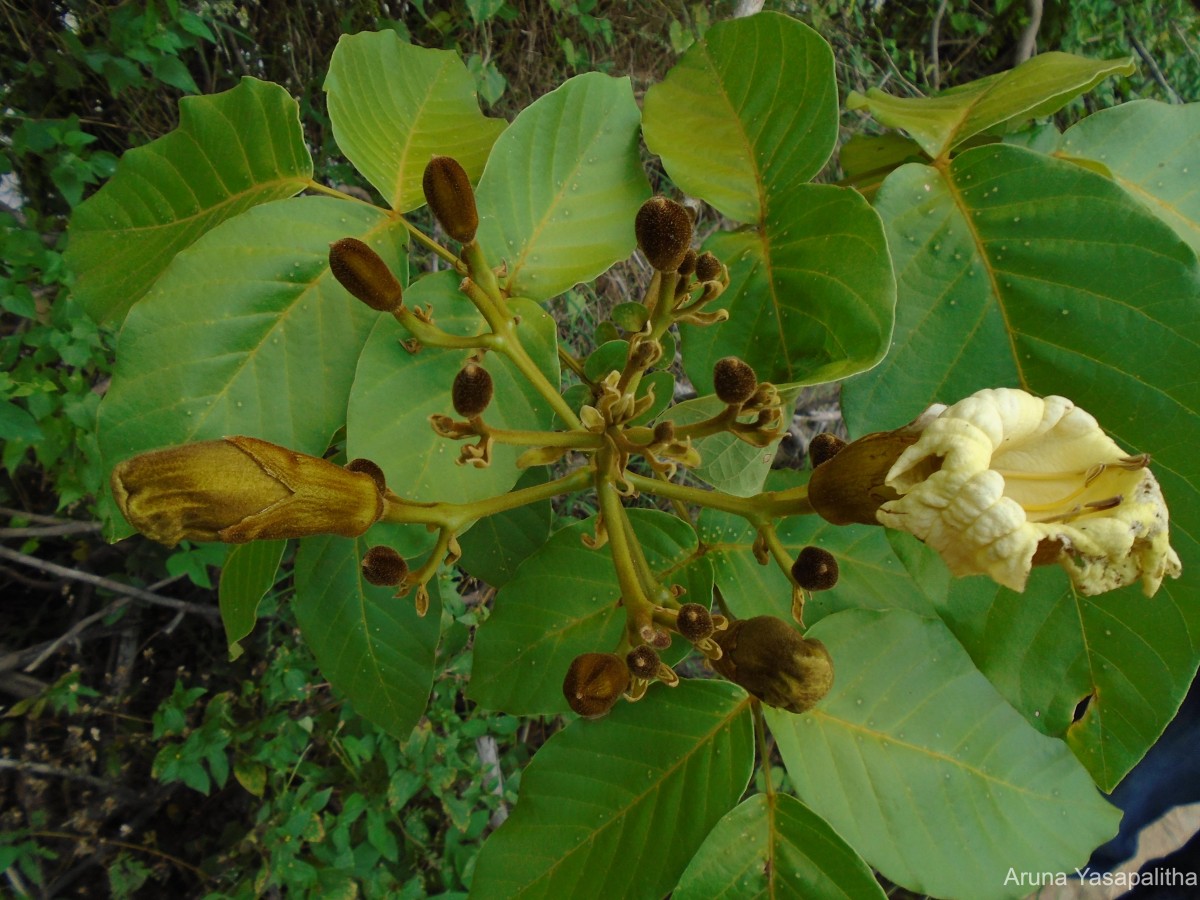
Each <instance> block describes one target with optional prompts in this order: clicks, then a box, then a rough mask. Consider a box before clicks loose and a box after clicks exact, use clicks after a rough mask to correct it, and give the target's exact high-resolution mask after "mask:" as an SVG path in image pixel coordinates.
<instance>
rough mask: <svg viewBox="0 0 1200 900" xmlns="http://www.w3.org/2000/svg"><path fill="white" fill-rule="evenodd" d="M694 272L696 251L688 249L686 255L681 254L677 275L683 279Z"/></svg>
mask: <svg viewBox="0 0 1200 900" xmlns="http://www.w3.org/2000/svg"><path fill="white" fill-rule="evenodd" d="M695 271H696V251H695V250H690V249H689V250H688V252H687V253H685V254H683V262H681V263H680V264H679V274H680V275H682V276H683V277H684V278H687V277H688V276H689V275H691V274H692V273H693V272H695Z"/></svg>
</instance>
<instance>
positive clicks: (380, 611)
mask: <svg viewBox="0 0 1200 900" xmlns="http://www.w3.org/2000/svg"><path fill="white" fill-rule="evenodd" d="M370 545H371V542H370V541H369V540H367V538H365V537H360V538H354V539H350V538H341V537H334V536H331V535H330V536H324V537H316V538H307V539H305V540H304V541H301V542H300V549H299V551H298V552H297V554H296V598H295V600H294V601H293V608H294V609H295V612H296V622H297V624H298V625H299V626H300V631H301V633H302V634H303V635H304V640H305V641H306V642H307V643H308V646H309V647H310V648H311V649H312V652H313V656H315V657H316V660H317V665H318V666H320V668H321V673H322V674H323V675H324V676H325V677H326V678H328V679H329V683H330V684H332V685H333V686H334V688H335V689H336V690H337V691H338V692H339V693H341V694H342V695H343V696H344V697H345V698H346V699H347V700H349V701H350V702H351V703H352V704H353V705H354V709H355V711H356V712H358V713H360V714H361V715H363V716H365V717H366V718H367V719H369V720H370V721H371V722H373V723H374V724H376V725H378V726H379V727H380V728H382V729H383V730H384V731H386V732H387V733H388V734H390V735H392V736H393V737H396V738H406V737H408V734H409V732H410V731H412V728H413V726H414V725H416V724H417V720H418V719H419V718H420V717H421V714H422V713H423V712H424V711H425V702H426V700H427V699H428V697H429V690H430V688H431V687H432V685H433V660H434V653H435V651H436V649H437V642H438V629H439V620H440V619H441V601H440V600H439V599H438V592H437V581H436V579H435V580H434V581H432V582H430V604H429V612H428V613H427V614H426V615H425V617H424V618H422V617H420V616H418V615H417V613H416V610H415V609H414V608H413V602H412V597H411V596H410V597H407V598H398V597H393V596H392V594H393V593H394V591H393V590H392V589H391V588H381V587H375V586H373V585H370V584H367V582H365V581H364V580H363V577H362V569H361V560H362V558H363V556H365V555H366V552H367V548H368V547H369V546H370Z"/></svg>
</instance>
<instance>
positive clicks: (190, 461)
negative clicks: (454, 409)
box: [112, 437, 384, 546]
mask: <svg viewBox="0 0 1200 900" xmlns="http://www.w3.org/2000/svg"><path fill="white" fill-rule="evenodd" d="M112 491H113V497H114V499H115V500H116V502H117V506H119V507H120V509H121V512H122V514H124V516H125V518H126V519H128V520H129V523H130V524H131V525H132V526H133V527H134V528H136V529H137V530H138V531H140V532H141V533H142V534H144V535H146V537H148V538H150V539H151V540H155V541H158V542H159V543H162V544H166V545H167V546H174V545H175V544H177V543H179V542H180V541H181V540H184V539H185V538H186V539H188V540H193V541H226V542H228V543H231V544H242V543H245V542H247V541H255V540H280V539H283V538H292V537H308V536H309V535H314V534H340V535H342V536H344V537H357V536H358V535H360V534H362V533H363V532H364V531H366V530H367V529H368V528H370V527H371V526H372V525H374V524H375V523H376V522H377V521H379V518H380V516H382V515H383V509H384V502H383V492H382V491H381V490H380V488H379V485H378V484H376V482H375V479H374V478H372V477H371V476H370V475H369V474H366V473H363V472H352V471H347V470H346V469H343V468H342V467H341V466H337V465H334V464H333V463H331V462H328V461H326V460H323V459H318V458H317V457H315V456H306V455H305V454H303V453H296V452H295V451H294V450H288V449H287V448H286V447H280V446H278V445H276V444H271V443H268V442H267V441H260V440H258V439H257V438H251V437H227V438H224V439H223V440H219V441H202V442H201V443H197V444H184V445H182V446H179V447H168V448H167V449H165V450H155V451H153V452H151V453H143V454H141V455H140V456H135V457H133V458H132V459H127V460H125V461H124V462H122V463H119V464H118V465H117V466H116V468H114V469H113V473H112Z"/></svg>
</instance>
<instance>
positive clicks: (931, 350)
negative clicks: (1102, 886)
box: [842, 146, 1200, 789]
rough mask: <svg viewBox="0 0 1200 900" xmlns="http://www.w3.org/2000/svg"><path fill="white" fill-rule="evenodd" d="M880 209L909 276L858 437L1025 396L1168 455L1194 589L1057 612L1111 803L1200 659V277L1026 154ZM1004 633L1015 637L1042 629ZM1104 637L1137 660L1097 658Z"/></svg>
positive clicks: (918, 170) (1066, 171)
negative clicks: (1065, 401) (1199, 392)
mask: <svg viewBox="0 0 1200 900" xmlns="http://www.w3.org/2000/svg"><path fill="white" fill-rule="evenodd" d="M877 205H878V208H879V210H880V213H881V215H882V216H883V218H884V222H885V224H886V227H887V231H888V238H889V243H890V245H891V247H892V250H893V253H894V255H895V262H896V270H897V272H898V274H899V295H900V301H899V304H898V309H897V324H896V335H895V348H894V350H893V352H892V354H891V355H890V356H889V357H888V359H887V360H886V361H885V362H884V364H883V365H881V366H880V367H879V368H878V369H877V370H876V371H875V372H872V373H870V374H869V375H866V376H863V377H861V378H858V379H854V380H853V381H851V382H849V383H847V384H846V385H845V387H844V388H843V393H842V397H843V403H844V406H845V412H846V417H847V421H848V422H849V424H850V428H851V431H852V432H858V433H861V432H864V431H873V430H878V429H879V428H886V427H892V426H896V425H900V424H902V423H903V422H904V421H906V420H910V419H912V418H914V417H915V416H916V415H917V414H918V413H919V412H920V411H921V410H922V409H924V408H925V407H926V406H927V405H928V404H930V403H932V402H934V401H941V402H947V403H952V402H954V401H956V400H958V399H961V398H963V397H965V396H968V395H969V394H971V393H973V392H974V391H976V390H979V389H981V388H984V387H996V386H1019V387H1022V388H1024V389H1026V390H1029V391H1031V392H1034V393H1036V394H1040V395H1049V394H1058V395H1062V396H1065V397H1069V398H1070V399H1071V400H1073V401H1074V402H1075V403H1077V404H1078V405H1079V406H1081V407H1082V408H1084V409H1086V410H1088V411H1090V412H1092V413H1093V414H1095V415H1096V416H1097V417H1098V419H1099V421H1100V424H1101V426H1103V427H1104V428H1105V429H1106V430H1108V431H1109V432H1110V433H1111V434H1112V435H1113V437H1114V438H1115V439H1116V440H1117V441H1118V443H1120V444H1121V445H1122V446H1124V447H1126V448H1128V449H1130V450H1131V451H1132V452H1138V451H1147V452H1151V453H1153V455H1154V469H1155V473H1156V475H1157V476H1158V479H1159V481H1160V483H1161V485H1162V488H1163V493H1164V496H1165V497H1166V498H1167V503H1168V505H1169V507H1170V508H1171V514H1172V522H1171V524H1172V526H1173V527H1172V543H1173V545H1174V546H1175V548H1176V549H1177V551H1178V552H1179V554H1180V557H1181V558H1182V559H1183V560H1184V561H1185V563H1184V575H1183V578H1182V579H1181V580H1180V581H1179V582H1174V583H1169V584H1168V585H1165V586H1164V588H1163V590H1162V592H1161V593H1160V594H1159V595H1158V596H1157V597H1156V598H1155V599H1154V600H1153V601H1149V602H1148V601H1146V600H1145V599H1144V598H1141V597H1140V595H1139V594H1138V593H1137V591H1136V589H1125V590H1123V591H1120V592H1117V593H1115V594H1105V595H1103V596H1102V597H1098V598H1094V599H1092V598H1081V599H1079V600H1075V599H1072V598H1065V597H1064V598H1063V599H1061V600H1060V601H1057V602H1061V603H1066V604H1067V606H1066V607H1053V606H1051V607H1050V608H1051V609H1058V610H1059V612H1058V613H1056V615H1058V616H1062V617H1063V618H1064V620H1065V622H1066V624H1065V625H1064V626H1063V627H1066V626H1067V625H1069V624H1070V619H1071V616H1070V615H1069V612H1070V609H1071V607H1077V610H1078V613H1079V614H1078V615H1077V616H1076V619H1075V622H1074V624H1073V627H1071V632H1072V634H1073V636H1072V638H1071V640H1070V641H1069V643H1066V644H1065V645H1060V646H1066V647H1067V648H1068V649H1066V650H1065V651H1063V652H1064V653H1065V656H1064V659H1068V660H1070V665H1071V666H1073V667H1077V666H1081V665H1084V666H1086V667H1087V669H1088V670H1089V672H1090V674H1089V675H1088V677H1087V679H1086V681H1081V680H1080V678H1079V677H1078V672H1079V671H1080V670H1079V669H1078V668H1073V669H1072V671H1073V672H1075V673H1076V676H1075V677H1073V678H1071V679H1069V680H1066V681H1063V682H1061V683H1060V685H1059V688H1060V689H1061V690H1062V691H1069V692H1070V694H1071V695H1073V697H1074V699H1075V700H1076V701H1078V700H1079V699H1081V698H1082V697H1083V696H1085V695H1086V694H1088V693H1089V692H1090V691H1091V690H1092V689H1095V691H1096V700H1095V709H1094V710H1090V713H1091V716H1090V718H1089V717H1085V720H1084V723H1083V724H1082V725H1080V726H1079V727H1078V728H1077V729H1075V730H1074V731H1073V732H1072V733H1071V741H1072V746H1073V747H1075V749H1076V750H1077V752H1078V753H1079V754H1080V758H1081V759H1083V760H1084V761H1085V763H1086V764H1087V765H1088V767H1089V770H1090V771H1091V772H1092V774H1093V776H1094V777H1095V778H1096V780H1097V782H1098V783H1099V784H1100V785H1101V786H1102V787H1105V788H1108V789H1111V788H1112V787H1113V786H1114V785H1115V784H1116V783H1117V781H1119V780H1120V778H1121V777H1122V776H1123V775H1124V774H1125V772H1127V771H1128V769H1129V768H1130V767H1131V766H1132V765H1133V763H1135V762H1136V761H1137V759H1139V758H1140V757H1141V755H1142V754H1143V753H1144V752H1145V750H1146V749H1147V748H1148V747H1149V746H1150V744H1151V743H1152V742H1153V740H1154V739H1155V738H1156V736H1157V735H1158V734H1159V733H1160V732H1161V731H1162V729H1163V728H1164V727H1165V726H1166V723H1167V722H1168V721H1169V720H1170V718H1171V716H1172V715H1173V714H1174V711H1175V709H1176V708H1177V707H1178V705H1179V703H1180V702H1181V700H1182V698H1183V695H1184V693H1185V692H1186V690H1187V686H1188V684H1189V683H1190V681H1191V678H1192V673H1193V672H1194V671H1195V669H1196V663H1197V659H1200V647H1198V646H1197V641H1196V639H1195V638H1194V637H1193V636H1194V635H1196V634H1198V633H1200V610H1197V609H1196V607H1195V604H1192V603H1190V602H1188V600H1187V598H1188V597H1189V596H1193V595H1194V594H1195V591H1196V590H1197V588H1196V586H1195V585H1196V584H1197V581H1196V579H1197V577H1198V576H1197V569H1196V566H1195V565H1188V561H1190V560H1198V559H1200V544H1198V543H1197V536H1200V471H1198V470H1197V468H1196V457H1195V453H1194V452H1193V451H1194V448H1195V447H1196V446H1197V445H1198V444H1200V409H1198V408H1197V404H1196V397H1195V367H1196V360H1197V359H1200V352H1198V351H1200V341H1198V339H1197V334H1198V333H1200V302H1198V301H1200V265H1198V264H1197V262H1196V257H1195V254H1194V253H1193V252H1192V251H1191V249H1190V248H1189V247H1188V246H1187V245H1186V244H1185V243H1184V242H1183V241H1182V240H1181V239H1180V238H1179V237H1178V235H1176V234H1175V233H1174V232H1173V231H1172V230H1171V229H1170V228H1169V227H1168V226H1167V225H1165V224H1164V223H1163V222H1162V221H1161V220H1159V219H1157V218H1156V217H1154V216H1152V215H1151V214H1150V213H1149V212H1147V211H1146V210H1145V208H1144V207H1143V206H1142V205H1141V204H1140V203H1138V202H1137V201H1135V200H1133V199H1131V198H1130V197H1129V196H1128V195H1127V194H1126V193H1125V192H1124V191H1123V190H1122V189H1121V188H1120V187H1118V186H1116V185H1114V184H1113V183H1112V182H1111V181H1109V180H1108V179H1106V178H1104V177H1102V176H1100V175H1097V174H1095V173H1094V172H1091V171H1088V170H1086V169H1083V168H1081V167H1079V166H1072V165H1071V164H1069V163H1065V162H1062V161H1060V160H1055V159H1051V158H1048V157H1045V156H1041V155H1038V154H1036V153H1033V152H1031V151H1028V150H1023V149H1020V148H1016V147H1005V146H991V147H983V148H978V149H974V150H968V151H965V152H964V153H962V154H961V155H960V156H959V157H957V158H956V159H955V160H954V162H953V163H951V164H950V166H949V167H947V168H946V169H945V170H944V174H943V172H942V171H940V170H938V169H934V168H931V167H925V166H905V167H904V168H902V169H898V170H897V171H896V172H895V173H893V174H892V175H891V176H890V177H889V178H888V180H887V182H885V184H884V187H883V188H882V189H881V191H880V193H879V196H878V201H877ZM1145 348H1153V352H1147V351H1146V349H1145ZM1040 574H1041V573H1034V578H1035V580H1036V578H1037V577H1038V576H1039V575H1040ZM1059 596H1061V595H1059ZM994 597H995V598H996V599H995V600H994V601H993V602H995V603H996V604H997V609H996V611H995V613H993V615H995V614H999V613H1000V610H1001V609H1007V610H1008V612H1009V615H1012V614H1013V612H1014V611H1015V610H1016V609H1017V608H1018V607H1019V604H1020V601H1019V600H1017V599H1016V598H1012V599H1010V598H1008V597H1007V595H1003V594H999V593H997V594H995V595H994ZM977 602H983V601H977ZM1148 608H1152V610H1150V611H1148ZM978 614H979V615H984V613H982V612H979V613H978ZM1028 614H1030V615H1035V614H1034V613H1032V612H1030V613H1028ZM1006 624H1008V625H1009V627H1011V628H1012V629H1013V630H1014V632H1015V633H1020V632H1022V631H1025V630H1027V629H1028V628H1030V627H1034V626H1033V625H1032V624H1030V623H1027V622H1012V623H1006ZM1114 626H1115V627H1114ZM1160 628H1161V629H1165V630H1164V631H1159V630H1158V629H1160ZM1106 630H1111V631H1113V632H1114V633H1119V634H1125V635H1126V636H1127V637H1128V638H1129V640H1130V641H1131V642H1132V643H1131V644H1130V645H1120V647H1119V648H1118V647H1116V646H1111V645H1109V644H1107V643H1106V642H1105V641H1099V642H1098V638H1100V637H1102V636H1103V632H1104V631H1106ZM1143 641H1146V642H1148V643H1149V646H1155V647H1156V646H1157V645H1158V643H1159V642H1162V643H1163V645H1164V650H1163V653H1162V654H1161V658H1160V659H1155V658H1154V655H1153V654H1148V653H1144V652H1143V648H1141V647H1139V646H1137V645H1139V644H1140V643H1141V642H1143ZM1071 647H1074V648H1076V651H1075V652H1072V650H1071V649H1070V648H1071ZM1083 647H1087V648H1089V649H1087V650H1086V656H1085V659H1086V662H1084V663H1080V662H1078V661H1077V660H1076V654H1077V653H1078V652H1084V651H1081V650H1080V649H1079V648H1083ZM1100 647H1104V648H1105V649H1103V650H1101V649H1100ZM1110 654H1116V656H1115V658H1111V659H1110ZM984 668H985V671H986V670H988V667H987V666H985V667H984ZM997 678H998V681H999V682H1000V683H1003V678H1001V677H1000V676H997ZM1089 685H1090V687H1089ZM1118 685H1120V687H1119V688H1118V687H1117V686H1118ZM1047 691H1048V688H1047V687H1046V686H1039V687H1038V689H1037V690H1036V691H1034V694H1035V695H1036V696H1037V704H1038V705H1037V706H1036V707H1035V709H1039V710H1040V711H1041V712H1042V713H1043V714H1045V713H1046V709H1045V708H1042V707H1043V706H1044V705H1051V706H1052V707H1053V708H1055V709H1060V708H1063V707H1065V706H1066V705H1068V703H1069V699H1068V698H1067V697H1065V696H1059V695H1058V694H1055V693H1050V695H1049V696H1051V697H1052V698H1053V699H1054V702H1053V704H1049V703H1048V701H1047V699H1046V696H1047ZM1014 702H1015V701H1014ZM1022 709H1023V710H1024V711H1025V712H1026V714H1027V715H1032V714H1033V712H1034V711H1035V709H1030V708H1029V707H1028V706H1025V705H1022Z"/></svg>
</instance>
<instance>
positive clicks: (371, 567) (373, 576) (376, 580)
mask: <svg viewBox="0 0 1200 900" xmlns="http://www.w3.org/2000/svg"><path fill="white" fill-rule="evenodd" d="M362 573H363V578H365V579H366V580H367V581H369V582H370V583H371V584H375V585H380V586H386V587H396V586H397V585H398V584H400V582H402V581H403V580H404V578H405V576H406V575H408V563H407V562H405V561H404V557H403V556H401V555H400V554H399V553H397V552H396V551H395V550H393V549H392V548H391V547H384V546H382V545H380V546H378V547H372V548H371V549H369V550H368V551H367V555H366V556H364V557H363V561H362Z"/></svg>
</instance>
